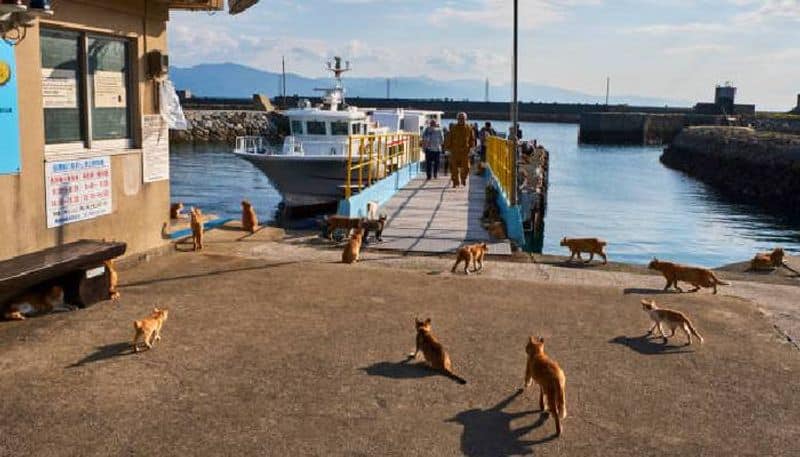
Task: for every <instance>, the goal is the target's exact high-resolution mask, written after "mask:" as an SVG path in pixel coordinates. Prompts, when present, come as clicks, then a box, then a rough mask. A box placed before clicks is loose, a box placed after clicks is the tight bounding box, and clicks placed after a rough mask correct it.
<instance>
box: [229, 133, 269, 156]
mask: <svg viewBox="0 0 800 457" xmlns="http://www.w3.org/2000/svg"><path fill="white" fill-rule="evenodd" d="M235 151H236V152H237V153H239V154H264V153H265V152H266V148H265V147H264V138H263V137H260V136H237V137H236V149H235Z"/></svg>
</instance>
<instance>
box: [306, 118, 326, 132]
mask: <svg viewBox="0 0 800 457" xmlns="http://www.w3.org/2000/svg"><path fill="white" fill-rule="evenodd" d="M306 131H307V133H308V134H309V135H325V134H327V132H326V130H325V123H324V122H322V121H308V122H306Z"/></svg>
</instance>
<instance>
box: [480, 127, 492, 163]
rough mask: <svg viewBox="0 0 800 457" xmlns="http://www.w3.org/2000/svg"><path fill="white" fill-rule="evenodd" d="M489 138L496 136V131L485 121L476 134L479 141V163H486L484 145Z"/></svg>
mask: <svg viewBox="0 0 800 457" xmlns="http://www.w3.org/2000/svg"><path fill="white" fill-rule="evenodd" d="M490 136H497V131H496V130H495V129H494V128H493V127H492V123H491V122H488V121H487V122H486V124H484V125H483V128H482V129H481V131H480V132H478V139H480V141H481V152H480V155H481V162H486V143H487V142H488V140H489V137H490Z"/></svg>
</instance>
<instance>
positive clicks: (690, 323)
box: [686, 319, 703, 344]
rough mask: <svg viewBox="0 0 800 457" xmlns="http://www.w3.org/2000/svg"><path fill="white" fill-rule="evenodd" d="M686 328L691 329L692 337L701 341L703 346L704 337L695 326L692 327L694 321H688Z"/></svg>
mask: <svg viewBox="0 0 800 457" xmlns="http://www.w3.org/2000/svg"><path fill="white" fill-rule="evenodd" d="M686 326H687V327H689V331H690V332H692V335H694V336H696V337H697V339H698V340H700V344H703V337H702V336H701V335H700V333H698V332H697V330H695V328H694V325H692V321H690V320H689V319H686Z"/></svg>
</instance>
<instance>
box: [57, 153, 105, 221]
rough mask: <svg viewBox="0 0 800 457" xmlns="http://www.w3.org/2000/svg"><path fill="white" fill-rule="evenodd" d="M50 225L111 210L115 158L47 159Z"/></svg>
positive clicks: (100, 214) (80, 219)
mask: <svg viewBox="0 0 800 457" xmlns="http://www.w3.org/2000/svg"><path fill="white" fill-rule="evenodd" d="M45 189H46V192H47V195H46V198H47V202H46V209H47V227H48V228H53V227H60V226H62V225H65V224H69V223H71V222H78V221H84V220H87V219H93V218H95V217H98V216H103V215H106V214H111V158H110V157H108V156H103V157H93V158H91V159H80V160H68V161H62V162H46V163H45Z"/></svg>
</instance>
